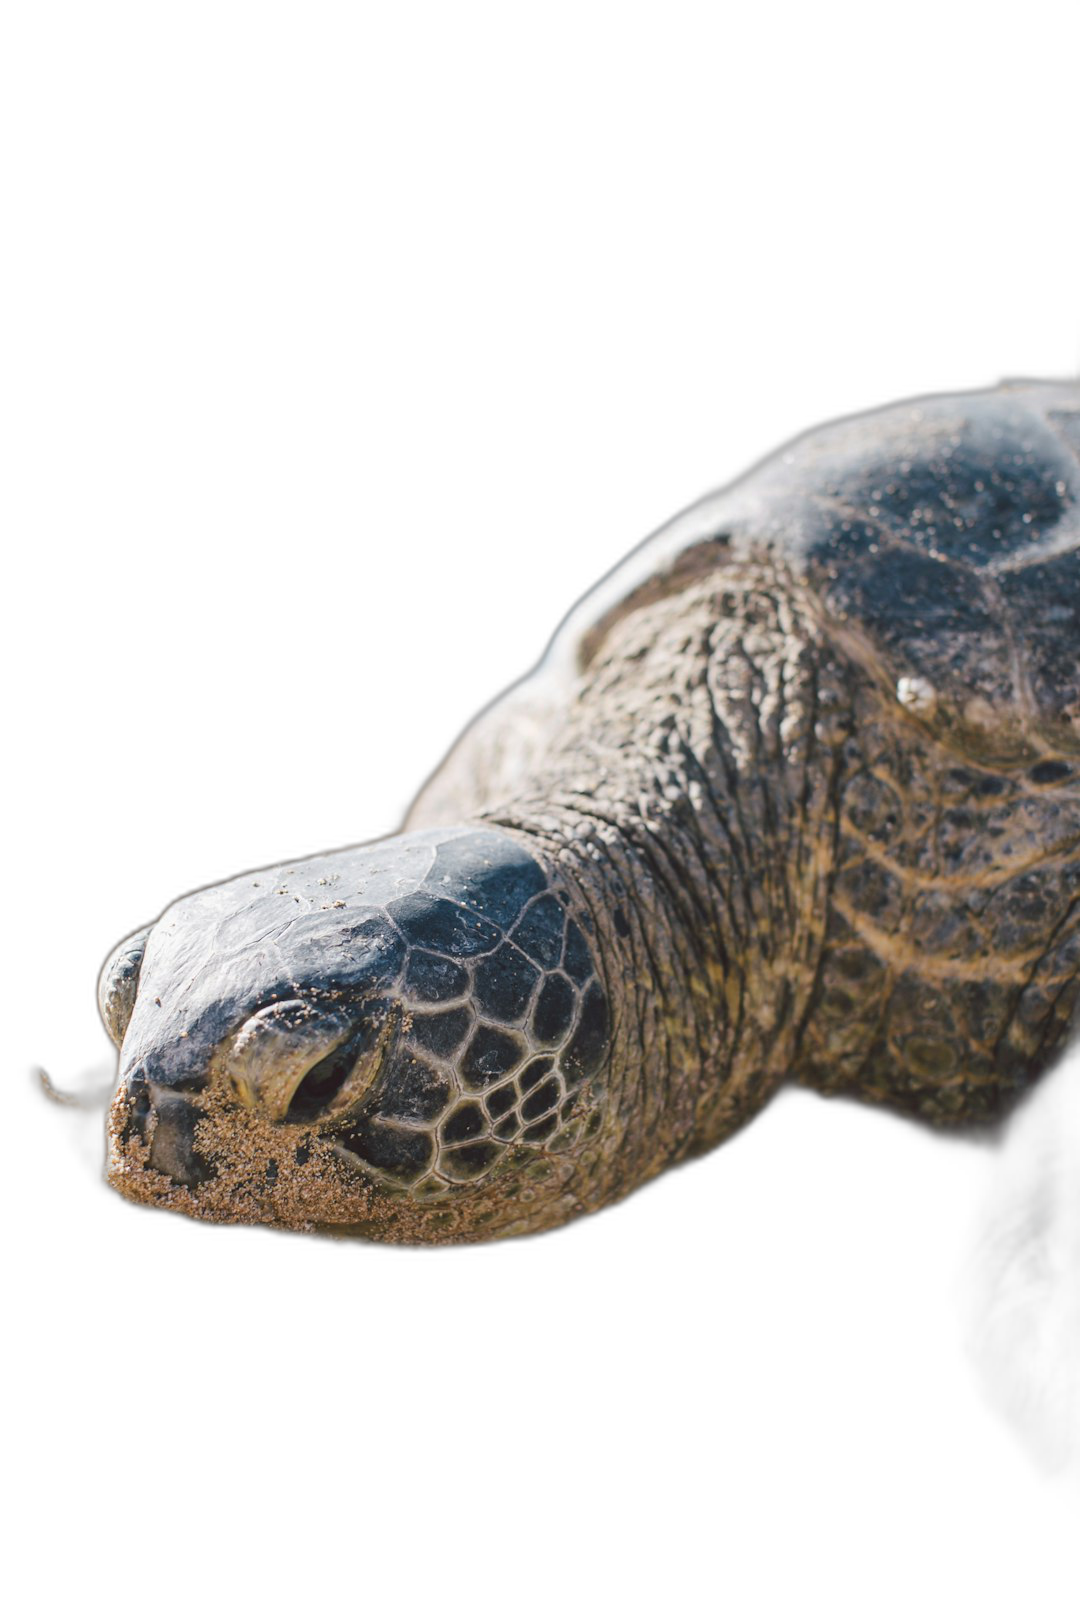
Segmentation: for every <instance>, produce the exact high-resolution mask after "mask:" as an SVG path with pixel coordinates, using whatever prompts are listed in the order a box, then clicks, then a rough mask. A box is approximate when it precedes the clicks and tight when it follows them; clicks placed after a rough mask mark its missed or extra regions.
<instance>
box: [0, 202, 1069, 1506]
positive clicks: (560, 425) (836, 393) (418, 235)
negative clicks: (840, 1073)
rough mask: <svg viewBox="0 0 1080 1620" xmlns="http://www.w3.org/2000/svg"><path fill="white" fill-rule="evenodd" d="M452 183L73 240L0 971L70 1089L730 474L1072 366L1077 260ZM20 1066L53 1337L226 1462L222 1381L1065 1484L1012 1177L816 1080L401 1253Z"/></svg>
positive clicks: (235, 210) (355, 1415) (41, 1059)
mask: <svg viewBox="0 0 1080 1620" xmlns="http://www.w3.org/2000/svg"><path fill="white" fill-rule="evenodd" d="M81 194H83V196H84V194H86V193H81ZM447 194H449V196H453V201H452V203H447V204H445V206H439V204H437V201H436V199H434V198H427V196H423V198H413V199H411V204H410V206H408V207H403V209H402V217H398V214H397V212H395V214H393V215H392V217H390V215H387V214H385V212H384V211H382V206H379V207H376V206H374V204H372V203H371V199H363V198H361V199H359V201H356V199H351V201H350V206H348V209H345V212H347V215H348V217H347V219H342V217H337V215H335V212H334V199H332V198H325V196H324V198H322V199H321V203H319V207H313V214H311V217H308V215H306V214H304V209H303V207H301V206H300V204H298V199H296V198H293V206H291V207H290V211H288V212H287V214H285V224H282V214H280V212H279V211H277V209H270V207H261V206H257V204H251V203H248V201H244V203H241V201H240V188H238V190H236V193H233V194H230V198H228V199H227V201H223V203H222V204H219V206H215V207H214V209H209V212H206V211H201V209H198V207H193V209H191V212H188V211H185V212H183V214H181V217H180V219H176V217H173V215H168V214H160V215H157V219H155V220H154V222H149V220H147V219H146V215H142V214H139V217H138V219H134V220H133V219H130V217H126V215H125V212H123V207H121V209H120V212H118V214H112V212H110V214H108V215H102V214H100V212H96V211H94V207H91V209H89V212H87V214H86V217H79V222H78V224H76V225H74V227H73V233H71V241H73V245H76V246H78V269H73V267H71V261H63V262H57V261H55V259H53V261H50V262H49V264H45V262H42V279H40V285H39V288H37V290H36V298H34V308H32V316H31V318H29V332H31V339H32V342H34V343H36V345H37V355H39V364H37V374H36V381H34V389H32V395H31V410H29V415H31V429H32V431H31V452H29V454H31V460H29V467H31V481H32V501H34V522H32V525H31V528H29V530H28V538H26V544H24V548H23V551H24V554H23V557H21V580H23V583H21V586H19V591H18V595H16V601H15V609H13V617H15V620H16V622H15V624H13V637H15V642H16V654H18V656H16V669H18V674H16V693H18V700H16V703H15V705H13V721H11V723H13V729H15V732H16V735H18V742H19V750H21V765H19V778H18V781H16V797H18V802H19V807H21V810H23V813H24V829H23V833H21V842H19V852H18V860H16V867H18V870H16V872H15V875H13V878H15V894H16V901H15V904H16V906H18V909H19V915H21V917H23V923H24V933H26V938H28V940H29V946H28V956H26V957H23V956H21V953H19V956H18V957H16V961H15V966H13V970H11V990H13V1000H15V1003H16V1006H18V1021H16V1022H18V1034H19V1042H21V1043H23V1050H21V1051H19V1053H18V1063H19V1064H21V1066H24V1064H29V1063H42V1064H44V1066H45V1068H47V1069H49V1071H50V1072H52V1074H53V1077H55V1079H57V1081H58V1082H60V1084H66V1082H73V1081H74V1077H76V1076H78V1074H79V1072H83V1071H86V1069H87V1068H89V1066H92V1064H97V1063H102V1061H104V1063H107V1061H108V1056H110V1048H108V1045H107V1040H105V1037H104V1032H102V1030H100V1027H99V1021H97V1011H96V978H97V970H99V967H100V962H102V961H104V957H105V956H107V953H108V951H110V948H112V946H113V944H115V943H117V941H118V940H120V938H121V936H125V935H126V933H130V932H131V930H133V928H136V927H139V925H141V923H144V922H149V920H152V919H154V917H155V915H157V914H159V912H160V910H162V909H164V907H165V906H167V904H168V902H170V901H172V899H175V897H176V896H178V894H181V893H185V891H189V889H194V888H199V886H202V885H209V883H215V881H220V880H225V878H230V876H233V875H235V873H236V872H241V870H246V868H257V867H261V865H267V863H272V862H277V860H283V859H290V857H301V855H308V854H314V852H317V851H322V849H332V847H337V846H345V844H351V842H359V841H364V839H372V838H381V836H385V834H389V833H392V831H393V829H395V826H397V825H398V821H400V816H402V813H403V810H405V808H406V805H408V802H410V799H411V795H413V794H415V792H416V789H418V787H419V786H421V782H423V781H424V779H426V776H427V774H429V771H431V770H432V768H434V766H436V765H437V761H439V758H440V757H442V753H444V752H445V748H447V747H449V744H450V742H452V740H453V737H455V735H457V732H458V731H460V729H461V726H463V724H465V723H466V721H468V719H470V718H471V716H473V714H474V713H476V710H478V708H479V706H481V705H483V703H484V701H486V700H487V698H491V697H492V695H494V693H497V692H499V690H500V689H502V687H505V685H507V684H508V682H510V680H513V679H515V677H517V676H520V674H523V672H525V671H526V669H528V667H529V666H531V664H533V663H534V661H536V659H538V658H539V654H541V653H542V648H544V645H546V642H547V638H549V635H551V632H552V630H554V627H555V625H557V622H559V619H560V617H562V616H563V614H565V612H567V611H568V609H570V608H572V606H573V603H575V601H576V599H578V598H580V595H581V593H583V591H585V590H586V588H588V586H589V585H593V583H594V582H596V580H597V578H599V577H601V575H602V573H604V572H606V570H607V569H609V567H612V565H614V564H615V562H617V561H619V559H620V557H622V556H625V554H627V552H628V551H630V549H631V548H633V546H635V544H636V543H638V541H641V539H643V538H646V536H648V535H649V533H651V531H653V530H654V528H656V527H659V525H661V523H662V522H665V520H667V518H669V517H672V515H674V514H677V512H678V510H680V509H682V507H685V505H687V504H690V502H691V501H695V499H696V497H699V496H701V494H704V492H706V491H709V489H711V488H716V486H721V484H724V483H725V481H727V480H730V478H732V476H733V475H737V473H738V471H742V470H743V468H746V467H748V465H750V463H751V462H755V460H756V458H759V457H761V455H764V454H767V452H769V450H772V449H776V447H777V445H779V444H780V442H782V441H784V439H785V437H789V436H792V434H795V433H798V431H800V429H803V428H808V426H813V424H816V423H818V421H823V420H827V418H831V416H837V415H847V413H855V411H860V410H866V408H871V407H874V405H881V403H887V402H891V400H894V399H900V397H905V395H913V394H920V392H933V390H939V389H970V387H984V386H994V384H996V382H997V381H999V379H1001V377H1009V376H1065V374H1072V373H1074V371H1075V366H1077V332H1075V314H1074V305H1072V301H1070V296H1069V290H1067V280H1065V274H1064V272H1065V267H1064V266H1062V275H1061V277H1059V279H1056V277H1054V274H1049V275H1048V274H1046V262H1044V261H1043V262H1041V264H1040V267H1038V274H1035V272H1033V274H1030V275H1028V277H1027V279H1025V269H1023V264H1022V262H1018V261H1017V256H1015V254H1010V256H1007V258H1006V256H994V258H993V261H991V262H983V261H981V259H980V258H973V256H972V253H968V251H955V249H949V251H946V243H942V240H941V238H939V237H936V235H934V232H931V233H929V237H928V235H926V233H925V232H921V230H920V232H915V235H905V233H904V232H891V233H889V241H887V245H882V243H881V241H879V240H878V241H870V240H868V238H866V235H865V233H861V235H860V232H855V230H852V232H844V230H837V228H836V227H834V225H831V224H827V211H826V214H824V215H823V220H819V222H818V225H816V227H814V228H811V227H810V225H808V220H806V217H801V219H790V220H789V219H787V217H785V215H784V206H785V204H784V199H782V198H780V196H777V198H774V199H772V203H771V204H769V206H767V207H766V209H764V211H763V214H764V215H769V217H767V220H766V227H764V228H761V227H759V224H758V220H755V230H743V228H740V219H738V217H732V215H730V211H727V209H725V204H724V198H722V196H716V198H711V196H703V198H698V199H695V201H693V203H691V204H688V206H687V207H685V209H682V211H680V209H677V207H675V209H672V212H670V214H665V212H662V211H661V212H657V214H656V215H648V217H643V215H640V214H638V212H636V211H635V207H633V199H630V201H628V204H627V206H625V209H623V211H622V212H620V214H619V217H617V219H615V217H610V215H609V211H607V206H606V203H604V196H602V188H601V186H599V181H597V190H596V193H591V191H589V190H588V188H586V196H585V198H583V199H581V201H580V203H576V204H575V207H573V211H563V207H562V206H560V199H559V198H557V196H555V198H549V199H546V201H544V206H538V207H523V206H521V207H517V206H515V204H513V203H512V201H508V199H507V194H495V196H491V198H487V199H486V201H484V204H483V206H478V207H476V211H474V212H471V211H468V209H465V207H463V206H461V203H460V198H457V196H455V194H453V188H452V186H450V188H449V191H447ZM244 196H246V193H244ZM207 207H209V206H207ZM771 209H774V214H771V212H769V211H771ZM725 219H727V224H724V220H725ZM1020 258H1022V256H1020ZM11 1095H13V1105H11V1106H13V1115H15V1116H16V1128H15V1140H16V1142H18V1144H21V1150H19V1162H18V1171H19V1178H21V1186H19V1189H18V1191H19V1202H18V1217H16V1223H15V1228H13V1230H15V1233H16V1239H15V1241H13V1243H11V1247H10V1259H11V1264H13V1265H15V1267H16V1268H18V1270H19V1278H21V1288H23V1298H24V1301H26V1309H24V1322H26V1325H28V1333H29V1345H31V1351H32V1358H34V1361H36V1366H37V1367H40V1369H52V1371H53V1372H58V1374H62V1375H66V1374H74V1372H76V1371H78V1369H79V1367H83V1366H84V1364H86V1362H87V1361H89V1364H91V1367H92V1369H94V1377H96V1379H99V1380H104V1383H105V1387H107V1388H108V1392H110V1395H108V1403H107V1405H112V1406H113V1408H115V1406H117V1403H118V1405H120V1408H121V1409H123V1411H126V1409H131V1414H133V1421H136V1422H138V1426H142V1424H144V1422H146V1421H147V1400H149V1395H147V1392H149V1388H151V1387H152V1385H154V1383H155V1382H157V1380H165V1382H167V1383H168V1388H170V1392H172V1393H170V1398H172V1400H173V1409H175V1403H178V1409H180V1413H181V1416H183V1413H185V1411H186V1409H188V1403H189V1409H191V1414H193V1417H191V1434H189V1435H185V1437H183V1439H176V1437H173V1439H172V1440H170V1445H180V1447H181V1450H183V1447H186V1445H189V1447H191V1450H193V1455H204V1442H202V1440H201V1439H199V1435H198V1427H199V1426H198V1422H196V1417H194V1411H196V1396H198V1395H206V1393H207V1392H217V1393H219V1396H220V1400H222V1406H223V1408H225V1406H228V1403H230V1401H235V1403H236V1406H238V1408H240V1409H244V1411H248V1413H251V1411H264V1409H266V1411H275V1413H282V1411H288V1409H293V1408H296V1406H298V1409H300V1411H308V1409H309V1408H308V1405H306V1403H308V1401H309V1398H313V1396H316V1395H317V1396H319V1398H321V1400H325V1396H327V1395H329V1396H332V1398H334V1400H335V1401H337V1403H338V1405H340V1414H342V1416H345V1417H347V1432H348V1434H350V1435H351V1439H353V1440H355V1442H356V1443H358V1445H359V1447H361V1448H363V1450H364V1453H366V1455H372V1453H374V1455H376V1456H379V1455H395V1456H400V1455H405V1456H408V1455H413V1453H415V1455H418V1456H419V1455H424V1456H431V1458H432V1460H434V1461H432V1468H437V1466H452V1464H453V1461H455V1458H468V1456H471V1455H474V1453H476V1452H479V1450H481V1448H484V1447H494V1448H499V1447H510V1448H520V1447H523V1445H525V1443H526V1439H528V1437H529V1435H533V1437H539V1439H541V1440H542V1443H544V1447H555V1448H557V1450H563V1448H565V1450H567V1452H568V1453H570V1455H572V1456H573V1455H576V1453H580V1452H583V1450H585V1452H589V1450H591V1448H593V1447H596V1450H597V1452H602V1453H604V1455H606V1456H607V1458H610V1456H612V1455H614V1453H612V1445H617V1443H622V1445H625V1448H627V1453H628V1455H644V1452H646V1450H648V1448H653V1455H654V1456H659V1458H661V1464H659V1466H661V1468H662V1466H664V1463H662V1460H664V1458H665V1456H667V1458H674V1456H677V1455H678V1448H680V1447H685V1445H690V1447H691V1448H695V1447H698V1448H699V1450H701V1455H708V1456H712V1458H717V1461H719V1464H721V1468H722V1469H724V1471H725V1473H730V1474H732V1476H735V1474H740V1473H742V1466H743V1464H745V1463H750V1461H753V1463H755V1464H756V1466H759V1468H763V1469H764V1471H766V1473H777V1474H782V1476H785V1474H789V1473H790V1469H792V1468H798V1469H800V1473H803V1474H805V1473H810V1474H811V1476H813V1474H814V1473H823V1471H837V1469H839V1471H844V1474H845V1477H848V1479H852V1481H861V1482H866V1486H870V1487H873V1484H874V1482H876V1481H879V1479H884V1477H886V1476H889V1477H895V1476H897V1474H908V1473H912V1474H934V1476H939V1474H942V1473H944V1474H946V1476H947V1477H949V1479H955V1481H965V1479H970V1477H975V1476H978V1477H981V1479H983V1481H986V1479H991V1481H993V1479H994V1477H997V1476H1001V1477H1002V1479H1006V1477H1014V1479H1015V1477H1017V1476H1018V1474H1020V1476H1022V1474H1023V1473H1025V1469H1030V1468H1031V1466H1033V1464H1031V1461H1030V1458H1028V1456H1027V1453H1025V1452H1023V1448H1022V1447H1020V1445H1018V1443H1017V1440H1015V1439H1014V1437H1012V1435H1010V1432H1009V1430H1007V1429H1006V1427H1004V1424H1002V1422H1001V1419H999V1416H997V1414H996V1413H994V1411H993V1409H991V1408H989V1406H988V1405H986V1403H984V1400H983V1396H981V1395H980V1392H978V1380H976V1379H975V1375H973V1374H972V1372H970V1369H968V1367H967V1366H965V1361H963V1356H962V1351H960V1345H962V1336H963V1328H965V1309H967V1307H965V1304H963V1299H965V1291H963V1290H965V1285H963V1277H965V1255H967V1251H968V1247H970V1243H972V1241H973V1234H975V1233H976V1228H978V1213H976V1212H978V1209H980V1199H981V1197H983V1194H984V1187H986V1181H988V1173H989V1166H988V1163H986V1160H983V1157H981V1155H976V1153H970V1152H965V1150H962V1149H957V1147H949V1145H942V1144H936V1142H931V1140H929V1139H925V1137H921V1136H920V1134H918V1132H913V1131H908V1129H905V1128H900V1126H897V1124H892V1123H889V1121H887V1119H882V1118H876V1116H873V1115H870V1113H860V1111H857V1110H845V1108H839V1106H827V1105H819V1103H814V1102H811V1100H808V1098H792V1100H787V1102H784V1103H780V1105H777V1106H776V1108H774V1110H772V1111H771V1113H769V1115H767V1116H764V1118H761V1119H759V1121H758V1123H756V1124H755V1126H753V1128H751V1129H750V1131H746V1134H745V1136H743V1137H742V1139H738V1140H735V1142H732V1144H730V1145H729V1147H725V1149H722V1150H721V1152H717V1153H714V1155H712V1157H709V1158H708V1160H704V1162H703V1163H699V1165H696V1166H693V1168H688V1170H685V1171H680V1173H677V1174H670V1176H667V1178H665V1179H662V1181H661V1183H657V1184H654V1186H651V1187H648V1189H646V1191H644V1192H641V1194H640V1196H638V1197H635V1199H633V1200H631V1202H628V1204H627V1205H625V1207H622V1209H619V1210H614V1212H610V1213H606V1215H602V1217H597V1218H593V1220H589V1221H586V1223H581V1225H578V1226H576V1228H572V1230H565V1231H560V1233H555V1234H551V1236H546V1238H542V1239H534V1241H529V1243H517V1244H507V1246H502V1247H492V1249H478V1251H463V1252H447V1254H405V1252H400V1254H398V1252H379V1251H368V1249H359V1247H340V1249H338V1247H332V1246H319V1244H314V1243H308V1241H303V1239H290V1238H280V1236H270V1234H266V1233H259V1231H241V1230H214V1228H202V1226H198V1225H191V1223H185V1221H180V1220H173V1218H167V1217H157V1215H152V1213H146V1212H139V1210H133V1209H128V1207H125V1205H121V1204H120V1202H117V1200H113V1199H110V1197H108V1196H105V1194H104V1192H100V1191H99V1189H97V1186H96V1183H94V1178H92V1174H91V1173H89V1171H87V1170H86V1168H84V1165H83V1160H81V1157H79V1152H78V1147H76V1144H73V1140H71V1139H70V1132H68V1131H66V1128H65V1124H63V1121H62V1119H58V1118H53V1116H52V1115H50V1113H47V1111H45V1110H44V1106H40V1105H39V1103H37V1100H36V1098H34V1097H32V1095H31V1090H29V1087H28V1084H26V1082H24V1081H23V1079H21V1069H19V1074H16V1077H15V1082H13V1092H11ZM324 1409H325V1408H324ZM304 1421H306V1419H304ZM313 1421H314V1419H313ZM180 1429H181V1434H183V1430H185V1424H183V1422H181V1426H180ZM615 1437H619V1439H615Z"/></svg>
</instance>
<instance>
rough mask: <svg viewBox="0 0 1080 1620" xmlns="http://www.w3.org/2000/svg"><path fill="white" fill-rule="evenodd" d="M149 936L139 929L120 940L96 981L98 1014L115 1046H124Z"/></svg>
mask: <svg viewBox="0 0 1080 1620" xmlns="http://www.w3.org/2000/svg"><path fill="white" fill-rule="evenodd" d="M149 937H150V929H149V928H140V929H139V931H138V933H135V934H129V936H128V937H127V939H124V940H121V942H120V944H119V945H117V947H116V948H115V950H113V951H112V952H111V953H110V954H109V956H108V957H107V958H106V961H105V965H104V967H103V968H102V970H101V974H100V976H99V978H98V1011H99V1012H100V1014H101V1021H102V1023H103V1024H104V1025H105V1028H106V1029H107V1030H108V1032H109V1034H110V1036H111V1037H112V1040H113V1042H114V1044H115V1045H116V1046H117V1047H120V1046H122V1045H123V1044H124V1034H125V1031H126V1030H127V1027H128V1024H129V1023H130V1022H131V1013H132V1009H133V1008H134V1006H135V996H136V994H137V992H138V988H139V972H140V970H141V968H142V960H143V953H144V952H145V950H146V942H147V940H148V939H149Z"/></svg>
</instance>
